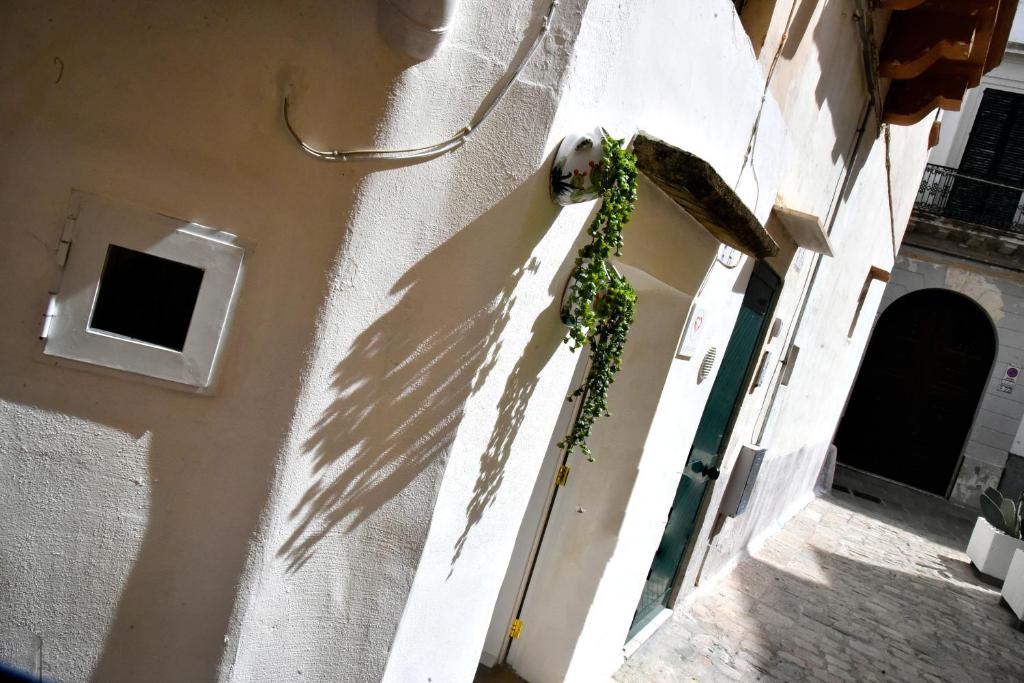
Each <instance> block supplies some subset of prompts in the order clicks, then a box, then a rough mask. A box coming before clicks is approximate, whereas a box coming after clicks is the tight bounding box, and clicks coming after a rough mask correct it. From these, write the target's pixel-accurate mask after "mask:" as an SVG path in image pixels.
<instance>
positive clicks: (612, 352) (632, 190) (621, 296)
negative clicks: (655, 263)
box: [558, 133, 637, 461]
mask: <svg viewBox="0 0 1024 683" xmlns="http://www.w3.org/2000/svg"><path fill="white" fill-rule="evenodd" d="M624 142H625V141H624V140H616V139H614V138H612V137H611V136H609V135H607V133H606V134H605V136H604V139H603V142H602V145H603V154H602V157H601V163H600V164H599V165H598V166H597V167H596V168H595V169H594V170H593V172H592V174H591V177H592V178H593V182H594V185H595V186H596V187H598V188H600V190H601V207H600V209H598V211H597V215H596V216H595V217H594V221H593V222H592V223H591V224H590V228H589V229H588V232H589V234H590V238H591V240H590V243H589V244H586V245H584V246H583V247H582V248H581V249H580V250H579V253H578V254H577V255H576V265H575V268H574V269H573V272H572V279H571V286H570V291H569V299H568V301H567V302H566V304H565V306H564V308H563V311H562V322H564V323H565V324H566V325H568V326H569V332H568V334H567V335H566V337H565V340H564V341H565V343H567V344H570V345H571V348H572V350H573V351H575V350H576V349H579V348H581V347H583V346H589V347H590V369H589V371H588V372H587V376H586V378H584V380H583V382H582V383H581V384H580V385H579V386H578V387H577V388H576V389H575V390H573V392H572V393H571V394H569V396H568V397H567V398H566V400H568V401H575V400H577V399H579V400H580V401H581V405H580V408H579V410H578V412H577V415H576V420H575V422H574V423H573V424H572V427H571V428H570V429H569V433H568V434H567V435H566V437H565V439H564V440H562V442H561V443H559V444H558V446H559V447H560V448H563V449H565V451H566V452H567V454H569V455H571V454H572V452H573V451H574V450H576V449H577V448H579V449H580V451H582V452H583V454H584V455H586V456H587V459H588V460H590V461H593V460H594V457H593V454H592V453H591V451H590V447H589V446H588V445H587V438H588V437H589V436H590V431H591V428H592V427H593V425H594V422H595V421H596V420H597V418H598V417H600V416H604V417H610V416H611V414H610V413H609V412H608V389H609V388H610V387H611V385H612V382H614V381H615V374H616V373H617V372H618V371H619V368H620V367H621V366H622V348H623V346H624V345H625V343H626V336H627V334H628V333H629V327H630V325H632V323H633V316H634V313H635V309H636V292H635V291H634V290H633V288H632V287H631V286H630V284H629V282H628V281H627V280H626V278H624V277H623V276H622V275H620V274H619V273H618V272H616V271H615V269H614V268H613V267H612V266H611V265H610V264H609V263H608V258H609V256H611V255H612V254H614V255H615V256H621V255H622V230H623V228H624V227H625V225H626V223H628V222H629V217H630V214H632V212H633V207H634V206H635V205H636V186H637V170H636V157H635V156H634V155H633V153H632V152H630V151H629V150H627V149H624V148H623V146H622V145H623V143H624Z"/></svg>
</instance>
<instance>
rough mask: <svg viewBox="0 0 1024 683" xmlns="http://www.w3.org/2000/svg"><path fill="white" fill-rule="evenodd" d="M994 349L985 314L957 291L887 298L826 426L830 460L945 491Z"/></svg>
mask: <svg viewBox="0 0 1024 683" xmlns="http://www.w3.org/2000/svg"><path fill="white" fill-rule="evenodd" d="M995 352H996V337H995V331H994V329H993V327H992V323H991V321H990V320H989V319H988V316H987V315H986V314H985V313H984V311H982V309H981V308H980V307H979V306H978V305H977V304H976V303H974V302H973V301H971V300H970V299H968V298H967V297H965V296H962V295H960V294H957V293H955V292H950V291H947V290H943V289H925V290H921V291H918V292H914V293H912V294H908V295H906V296H904V297H902V298H900V299H897V300H896V301H895V302H893V303H892V304H891V305H890V306H889V308H887V309H886V310H885V312H883V313H882V316H881V318H879V320H878V324H877V325H876V326H875V330H874V332H873V333H872V336H871V341H870V343H869V344H868V349H867V352H866V353H865V355H864V363H863V365H862V366H861V370H860V373H859V374H858V376H857V381H856V383H855V384H854V387H853V392H852V393H851V395H850V401H849V403H848V404H847V407H846V412H845V414H844V415H843V419H842V421H841V422H840V425H839V431H838V432H837V433H836V441H835V442H836V447H837V449H838V453H837V455H838V459H839V461H840V462H841V463H844V464H847V465H850V466H852V467H856V468H858V469H862V470H866V471H868V472H873V473H875V474H878V475H881V476H883V477H887V478H889V479H893V480H895V481H899V482H903V483H905V484H908V485H910V486H913V487H915V488H919V489H923V490H925V491H930V492H931V493H936V494H939V495H941V496H945V495H947V493H948V489H949V486H950V484H951V482H952V481H953V478H954V476H955V475H956V471H957V467H958V463H959V460H960V453H961V451H962V450H963V446H964V442H965V441H966V439H967V434H968V432H969V431H970V428H971V424H972V422H973V421H974V414H975V411H976V409H977V407H978V401H979V400H980V398H981V395H982V392H983V391H984V389H985V382H986V381H987V379H988V375H989V372H990V370H991V368H992V362H993V360H994V358H995Z"/></svg>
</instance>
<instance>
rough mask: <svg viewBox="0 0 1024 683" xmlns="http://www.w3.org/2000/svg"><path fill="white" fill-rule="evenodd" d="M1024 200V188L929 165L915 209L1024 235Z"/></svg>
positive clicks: (946, 167) (918, 193)
mask: <svg viewBox="0 0 1024 683" xmlns="http://www.w3.org/2000/svg"><path fill="white" fill-rule="evenodd" d="M1022 198H1024V188H1022V187H1016V186H1013V185H1007V184H1006V183H1000V182H998V181H995V180H987V179H985V178H979V177H977V176H972V175H968V174H966V173H961V172H960V171H959V170H958V169H955V168H950V167H948V166H939V165H938V164H928V166H927V167H926V168H925V172H924V178H923V179H922V180H921V187H920V188H918V191H917V199H916V200H915V201H914V208H915V209H916V210H917V211H920V212H922V213H928V214H933V215H936V216H944V217H946V218H955V219H957V220H960V221H965V222H967V223H975V224H978V225H986V226H988V227H990V228H996V229H997V230H1007V231H1010V232H1017V233H1024V201H1022Z"/></svg>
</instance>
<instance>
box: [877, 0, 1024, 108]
mask: <svg viewBox="0 0 1024 683" xmlns="http://www.w3.org/2000/svg"><path fill="white" fill-rule="evenodd" d="M878 6H879V8H880V9H891V10H894V11H893V13H892V18H891V20H890V22H889V29H888V31H887V32H886V35H885V40H884V41H883V43H882V48H881V51H880V55H879V69H878V71H879V75H881V76H883V77H886V78H891V79H893V80H892V85H891V86H890V88H889V94H888V96H887V97H886V99H885V111H884V119H885V121H886V122H887V123H894V124H898V125H912V124H914V123H917V122H918V121H920V120H921V119H923V118H924V117H925V116H927V115H928V113H929V112H931V111H932V110H933V109H935V107H941V108H943V109H952V110H957V109H960V103H961V102H962V101H963V98H964V93H965V92H966V91H967V89H968V88H973V87H974V86H976V85H978V84H979V83H980V82H981V77H982V75H983V74H985V73H987V72H989V71H991V70H992V69H994V68H995V67H996V66H998V65H999V63H1000V62H1001V61H1002V59H1003V51H1004V50H1006V42H1007V41H1008V40H1009V37H1010V26H1011V25H1012V24H1013V16H1014V14H1015V12H1016V10H1017V0H879V3H878Z"/></svg>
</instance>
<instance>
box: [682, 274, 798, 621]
mask: <svg viewBox="0 0 1024 683" xmlns="http://www.w3.org/2000/svg"><path fill="white" fill-rule="evenodd" d="M758 263H763V264H764V266H765V267H766V268H768V269H769V271H770V272H771V273H772V274H773V275H774V276H775V277H776V278H777V282H776V285H775V291H774V292H773V293H772V300H771V303H770V304H768V310H767V311H766V313H765V318H764V321H763V322H762V324H761V331H760V332H759V333H758V341H757V344H756V346H755V349H756V350H755V353H754V354H753V355H752V356H751V363H750V364H749V366H748V367H747V371H746V373H745V374H744V377H743V382H742V386H743V391H742V393H740V394H739V395H738V397H737V400H736V403H735V404H734V405H733V411H732V415H730V416H729V422H728V425H727V426H726V429H725V435H724V436H723V437H722V445H721V446H719V454H720V455H721V456H722V458H723V459H724V457H725V453H726V452H728V451H729V449H730V448H732V441H733V436H734V434H733V428H734V427H735V426H736V422H737V420H738V419H739V416H740V413H741V412H742V411H743V407H744V406H745V405H746V401H747V397H748V396H750V395H751V393H753V391H752V390H753V387H751V382H752V381H753V379H754V376H755V375H756V373H757V369H758V367H759V366H760V364H761V360H760V359H761V358H762V356H763V355H764V347H765V344H767V343H768V342H769V341H770V340H769V338H768V332H769V330H770V329H771V322H772V321H773V320H774V319H775V307H776V305H777V304H778V303H779V296H780V295H781V293H782V288H783V287H784V286H785V284H786V280H785V278H784V277H783V276H782V275H780V274H779V273H778V271H776V270H775V268H773V267H772V265H771V264H770V263H768V262H767V261H763V260H758V261H755V262H754V266H753V268H756V267H757V265H758ZM753 268H752V269H751V271H750V275H751V277H753V275H754V271H753ZM748 286H749V282H748ZM745 292H746V289H745V288H744V293H745ZM736 316H737V320H738V319H739V311H737V313H736ZM733 326H734V327H735V323H734V324H733ZM729 336H730V339H731V338H732V332H730V333H729ZM706 408H707V404H706V403H705V408H704V409H706ZM694 436H696V435H694ZM690 448H691V450H692V448H693V444H692V443H691V445H690ZM686 459H687V462H689V459H690V456H689V454H687V456H686ZM718 464H719V465H720V464H721V461H719V463H718ZM719 481H722V479H721V477H719V478H718V479H715V480H712V481H710V482H709V483H708V485H707V486H705V487H704V495H703V497H702V498H701V501H700V506H699V507H698V508H697V516H696V517H695V518H694V522H693V529H694V530H693V532H692V533H691V534H690V540H689V541H688V542H687V544H686V549H685V550H684V551H683V557H682V559H681V560H680V561H679V568H678V569H676V575H675V578H673V579H672V587H671V590H670V592H669V595H668V600H667V603H668V604H667V607H666V608H667V609H675V605H676V602H677V601H678V600H679V598H680V596H681V591H680V590H679V589H680V588H681V587H682V584H683V579H684V578H685V577H686V574H687V570H688V569H689V566H690V562H692V561H693V555H694V551H695V550H696V549H697V541H698V540H699V539H700V537H701V532H702V531H703V530H704V525H705V523H706V522H707V513H708V508H710V507H711V498H712V497H713V494H714V492H715V488H716V487H717V486H718V482H719ZM725 481H728V478H726V479H725Z"/></svg>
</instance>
